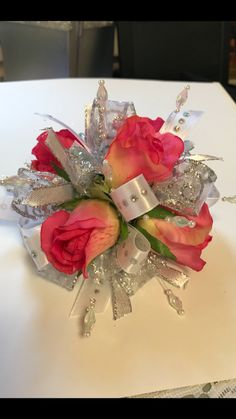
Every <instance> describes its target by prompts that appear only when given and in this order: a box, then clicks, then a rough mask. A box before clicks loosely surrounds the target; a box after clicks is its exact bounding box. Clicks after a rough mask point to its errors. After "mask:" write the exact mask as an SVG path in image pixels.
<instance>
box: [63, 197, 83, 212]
mask: <svg viewBox="0 0 236 419" xmlns="http://www.w3.org/2000/svg"><path fill="white" fill-rule="evenodd" d="M83 199H85V198H74V199H72V200H71V201H67V202H64V203H63V204H61V205H58V207H59V208H62V209H65V210H68V211H73V210H74V209H75V208H76V207H77V206H78V205H79V203H80V201H82V200H83Z"/></svg>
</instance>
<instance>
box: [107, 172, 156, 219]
mask: <svg viewBox="0 0 236 419" xmlns="http://www.w3.org/2000/svg"><path fill="white" fill-rule="evenodd" d="M111 197H112V200H113V202H114V203H115V205H116V206H117V207H118V208H119V211H120V212H121V214H122V215H123V217H124V219H125V220H126V221H130V220H133V219H134V218H137V217H140V216H141V215H143V214H146V213H147V212H148V211H150V210H151V209H153V208H155V207H156V206H157V205H158V204H159V201H158V199H157V197H156V196H155V194H154V193H153V191H152V189H151V188H150V186H149V184H148V183H147V181H146V179H145V177H144V176H143V175H139V176H137V177H135V178H133V179H131V180H130V181H129V182H126V183H125V184H124V185H121V186H119V188H117V189H115V190H113V191H112V192H111Z"/></svg>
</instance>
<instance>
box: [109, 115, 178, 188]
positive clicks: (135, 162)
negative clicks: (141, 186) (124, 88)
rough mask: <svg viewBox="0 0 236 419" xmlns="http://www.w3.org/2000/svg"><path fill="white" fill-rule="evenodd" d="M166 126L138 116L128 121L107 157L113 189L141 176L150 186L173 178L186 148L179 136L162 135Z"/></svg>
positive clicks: (118, 134)
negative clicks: (173, 172)
mask: <svg viewBox="0 0 236 419" xmlns="http://www.w3.org/2000/svg"><path fill="white" fill-rule="evenodd" d="M163 123H164V121H163V119H161V118H157V119H156V120H151V119H149V118H142V117H139V116H137V115H134V116H131V117H130V118H127V119H126V120H125V123H124V124H123V125H122V127H121V128H120V129H119V130H118V133H117V135H116V137H115V139H114V140H113V142H112V143H111V145H110V147H109V150H108V152H107V155H106V157H105V159H106V160H108V162H109V164H110V166H111V168H112V176H113V180H112V186H113V187H115V188H117V187H118V186H120V185H122V184H123V183H125V182H128V181H129V180H131V179H132V178H134V177H136V176H138V175H140V174H143V175H144V177H145V178H146V180H147V181H148V182H154V181H155V182H161V181H163V180H166V179H167V178H169V177H170V176H171V174H172V170H173V167H174V165H175V163H176V162H177V160H178V159H179V157H180V155H181V154H182V153H183V151H184V144H183V141H182V140H181V139H180V138H179V137H177V136H176V135H173V134H170V133H165V134H160V133H159V130H160V128H161V127H162V125H163Z"/></svg>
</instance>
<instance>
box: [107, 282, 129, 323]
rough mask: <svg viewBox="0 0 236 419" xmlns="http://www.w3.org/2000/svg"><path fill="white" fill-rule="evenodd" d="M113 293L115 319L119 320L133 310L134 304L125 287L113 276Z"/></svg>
mask: <svg viewBox="0 0 236 419" xmlns="http://www.w3.org/2000/svg"><path fill="white" fill-rule="evenodd" d="M110 283H111V291H112V292H111V295H112V309H113V319H114V320H117V319H120V318H121V317H123V316H124V315H125V314H128V313H131V312H132V306H131V302H130V299H129V296H128V295H127V294H126V292H125V290H124V289H123V287H122V286H121V285H120V284H119V283H118V282H117V281H116V280H115V279H113V278H110Z"/></svg>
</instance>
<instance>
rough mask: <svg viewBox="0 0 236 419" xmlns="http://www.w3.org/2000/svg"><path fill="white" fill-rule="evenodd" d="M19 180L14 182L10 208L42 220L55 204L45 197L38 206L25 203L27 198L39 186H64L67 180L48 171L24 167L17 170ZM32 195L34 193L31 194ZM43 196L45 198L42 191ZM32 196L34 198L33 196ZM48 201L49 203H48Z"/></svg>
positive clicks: (35, 191)
mask: <svg viewBox="0 0 236 419" xmlns="http://www.w3.org/2000/svg"><path fill="white" fill-rule="evenodd" d="M18 179H19V181H18V182H17V183H16V184H15V187H14V189H13V200H12V204H11V206H12V208H13V209H14V211H16V212H17V213H18V214H20V215H21V216H22V217H26V218H30V219H32V220H38V222H42V221H43V219H45V218H46V217H48V216H49V215H50V214H51V213H52V212H54V211H55V209H56V208H55V205H53V204H52V203H51V202H50V200H47V199H45V202H41V203H40V205H39V206H37V205H35V204H36V201H34V206H32V207H31V206H30V205H29V204H28V203H27V198H28V197H29V196H30V195H31V193H36V194H37V190H39V189H40V188H42V189H44V188H51V187H57V186H65V185H66V184H67V182H66V181H65V180H64V179H62V178H61V177H60V176H57V175H55V174H53V173H48V172H37V171H33V170H29V169H25V168H20V169H19V170H18ZM33 195H34V194H33ZM44 197H46V198H47V196H46V194H45V193H44ZM33 198H35V197H34V196H33ZM49 202H50V203H49Z"/></svg>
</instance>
